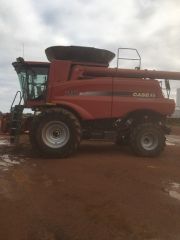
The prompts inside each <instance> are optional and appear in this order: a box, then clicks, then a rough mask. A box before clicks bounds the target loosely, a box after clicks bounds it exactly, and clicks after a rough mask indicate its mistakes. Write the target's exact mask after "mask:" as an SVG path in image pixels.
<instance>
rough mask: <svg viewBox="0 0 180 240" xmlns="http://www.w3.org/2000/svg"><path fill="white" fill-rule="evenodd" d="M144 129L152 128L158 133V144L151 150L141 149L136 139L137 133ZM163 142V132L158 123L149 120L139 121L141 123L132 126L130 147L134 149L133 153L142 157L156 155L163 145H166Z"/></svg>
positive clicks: (162, 148)
mask: <svg viewBox="0 0 180 240" xmlns="http://www.w3.org/2000/svg"><path fill="white" fill-rule="evenodd" d="M145 129H153V131H154V130H155V131H157V133H158V134H159V138H160V142H159V145H158V147H157V148H156V149H154V150H153V151H145V150H143V149H141V147H140V146H139V144H138V142H137V141H136V138H137V135H138V134H139V133H140V132H142V131H143V130H145ZM165 142H166V138H165V134H164V132H163V130H162V128H161V126H159V125H158V123H150V122H148V123H141V124H138V125H136V126H134V127H133V128H132V130H131V134H130V145H131V148H132V150H133V151H134V153H135V154H136V155H138V156H142V157H155V156H158V155H159V154H160V153H161V152H162V151H163V150H164V147H165V145H166V143H165Z"/></svg>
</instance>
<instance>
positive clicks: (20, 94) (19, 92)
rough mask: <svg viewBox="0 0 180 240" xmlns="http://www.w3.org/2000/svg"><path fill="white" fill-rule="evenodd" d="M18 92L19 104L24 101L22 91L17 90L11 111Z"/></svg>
mask: <svg viewBox="0 0 180 240" xmlns="http://www.w3.org/2000/svg"><path fill="white" fill-rule="evenodd" d="M18 94H19V104H18V105H20V103H21V101H22V97H23V96H22V93H21V91H17V92H16V94H15V96H14V99H13V102H12V104H11V108H10V109H11V111H12V108H13V105H14V102H15V100H16V98H17V96H18Z"/></svg>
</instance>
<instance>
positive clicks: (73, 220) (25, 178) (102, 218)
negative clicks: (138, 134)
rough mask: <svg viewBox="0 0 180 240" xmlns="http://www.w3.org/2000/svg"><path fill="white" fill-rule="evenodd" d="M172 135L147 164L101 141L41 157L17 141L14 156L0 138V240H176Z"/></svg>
mask: <svg viewBox="0 0 180 240" xmlns="http://www.w3.org/2000/svg"><path fill="white" fill-rule="evenodd" d="M178 131H179V130H178ZM179 133H180V131H179V132H178V134H179ZM172 134H173V135H172V136H170V138H169V140H168V142H169V143H170V144H168V145H167V147H166V149H165V151H164V152H163V153H162V154H161V155H160V156H159V157H157V158H150V159H149V158H139V157H135V156H134V155H133V154H132V152H131V151H129V149H128V148H127V147H124V146H123V147H117V146H115V145H114V144H112V143H108V142H101V141H97V142H92V141H91V142H84V143H83V144H82V145H81V147H80V150H79V151H78V153H77V154H76V155H75V156H73V157H70V158H68V159H47V158H46V159H43V158H39V157H38V156H36V154H35V153H34V152H33V151H32V150H31V148H30V146H29V144H28V142H26V139H25V138H23V140H22V142H23V143H24V144H23V145H21V146H20V147H19V148H18V149H16V150H15V149H13V148H11V147H10V146H8V145H7V144H6V141H5V140H6V138H3V139H4V140H3V139H1V140H2V141H4V142H3V144H0V239H2V240H12V239H13V240H101V239H102V240H121V239H126V240H131V239H132V240H141V239H147V240H164V239H165V240H166V239H168V240H179V239H180V200H179V199H178V198H175V197H174V196H175V195H176V196H177V194H178V192H179V188H178V186H180V185H179V184H180V143H179V142H178V140H180V136H177V132H176V131H173V133H172ZM173 136H175V137H173ZM25 143H27V144H25ZM173 191H175V192H176V194H175V195H173V194H174V192H173ZM172 192H173V193H172Z"/></svg>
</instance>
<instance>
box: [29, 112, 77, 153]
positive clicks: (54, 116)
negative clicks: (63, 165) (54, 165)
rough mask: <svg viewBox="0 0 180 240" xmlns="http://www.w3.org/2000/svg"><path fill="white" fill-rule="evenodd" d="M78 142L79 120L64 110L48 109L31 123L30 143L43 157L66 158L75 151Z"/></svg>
mask: <svg viewBox="0 0 180 240" xmlns="http://www.w3.org/2000/svg"><path fill="white" fill-rule="evenodd" d="M80 141H81V126H80V123H79V120H78V119H77V118H76V117H75V116H74V114H72V113H71V112H69V111H67V110H65V109H61V108H56V109H49V110H47V111H45V112H42V113H41V114H40V115H38V116H36V117H35V118H34V120H33V122H32V125H31V129H30V142H31V144H32V147H33V148H34V149H35V150H36V151H38V152H39V153H40V154H42V155H44V156H52V157H67V156H69V155H71V154H73V153H74V152H75V151H76V150H77V148H78V147H79V144H80Z"/></svg>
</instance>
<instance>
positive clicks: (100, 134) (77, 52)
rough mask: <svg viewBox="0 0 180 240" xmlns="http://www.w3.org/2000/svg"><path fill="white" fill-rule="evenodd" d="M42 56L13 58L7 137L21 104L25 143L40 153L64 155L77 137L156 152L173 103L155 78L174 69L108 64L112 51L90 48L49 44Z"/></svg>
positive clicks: (16, 128)
mask: <svg viewBox="0 0 180 240" xmlns="http://www.w3.org/2000/svg"><path fill="white" fill-rule="evenodd" d="M46 55H47V58H48V60H49V62H34V61H33V62H30V61H24V59H23V58H18V59H17V61H16V62H14V63H13V66H14V68H15V70H16V72H17V74H18V77H19V81H20V86H21V92H19V94H20V102H19V104H18V105H15V106H12V107H11V114H10V119H11V121H10V125H9V133H10V136H11V142H15V143H16V142H17V139H18V135H19V134H20V132H21V127H22V112H23V109H24V108H30V109H32V110H33V111H34V117H33V118H32V121H31V124H30V129H29V135H30V142H31V144H32V146H33V147H34V148H35V149H36V150H38V151H39V152H41V153H43V154H45V155H50V156H56V157H65V156H68V155H70V154H72V153H74V152H75V151H76V150H77V149H78V147H79V145H80V142H81V140H82V139H109V140H112V141H116V143H117V144H120V143H122V142H124V143H126V144H129V145H130V146H131V148H132V149H133V151H134V152H135V153H136V154H137V155H140V156H148V157H152V156H156V155H158V154H159V153H161V152H162V150H163V149H164V146H165V134H167V133H168V132H169V129H168V128H167V127H166V125H165V121H166V117H167V116H169V115H171V114H172V113H173V111H174V108H175V103H174V101H173V100H171V99H169V98H165V97H164V95H163V92H162V89H161V86H160V83H159V81H158V80H157V79H165V80H166V86H167V87H168V79H174V80H176V79H180V73H177V72H163V71H149V70H140V69H139V68H137V69H120V68H109V62H110V61H111V60H112V59H113V58H114V56H115V54H114V53H112V52H110V51H107V50H102V49H96V48H88V47H75V46H74V47H73V46H71V47H62V46H59V47H50V48H47V49H46ZM17 94H18V93H17ZM17 94H16V96H17ZM21 100H23V102H24V104H23V105H21Z"/></svg>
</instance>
